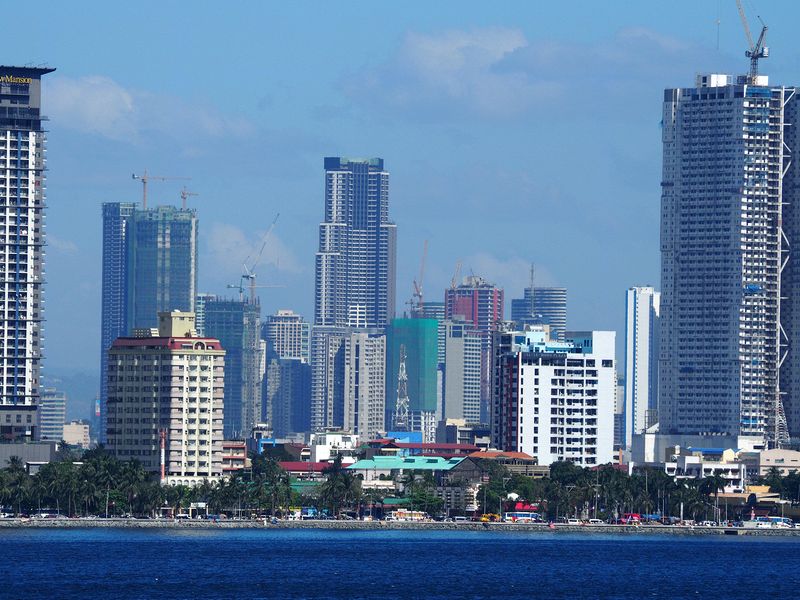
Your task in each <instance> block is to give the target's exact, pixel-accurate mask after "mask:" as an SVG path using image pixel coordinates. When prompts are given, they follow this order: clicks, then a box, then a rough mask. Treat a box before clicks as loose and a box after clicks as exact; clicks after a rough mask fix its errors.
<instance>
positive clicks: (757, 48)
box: [736, 0, 769, 84]
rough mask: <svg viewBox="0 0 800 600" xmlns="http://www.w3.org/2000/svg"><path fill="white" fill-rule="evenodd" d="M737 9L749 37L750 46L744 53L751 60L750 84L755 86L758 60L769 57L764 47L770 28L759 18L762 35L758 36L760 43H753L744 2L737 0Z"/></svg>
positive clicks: (745, 32) (767, 50)
mask: <svg viewBox="0 0 800 600" xmlns="http://www.w3.org/2000/svg"><path fill="white" fill-rule="evenodd" d="M736 7H737V8H738V9H739V17H740V18H741V19H742V27H744V34H745V36H746V37H747V43H748V45H749V47H748V48H747V50H746V51H745V53H744V55H745V56H746V57H747V58H749V59H750V73H749V77H748V79H749V82H750V84H754V83H755V82H756V78H757V77H758V60H759V59H760V58H768V57H769V48H767V47H766V46H765V45H764V41H765V39H766V37H767V29H768V27H767V26H766V25H765V24H764V21H762V20H761V17H758V20H759V21H761V33H760V34H759V36H758V41H757V42H755V43H753V34H752V33H751V32H750V25H749V24H748V23H747V16H746V15H745V14H744V6H742V0H736Z"/></svg>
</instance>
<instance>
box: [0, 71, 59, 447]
mask: <svg viewBox="0 0 800 600" xmlns="http://www.w3.org/2000/svg"><path fill="white" fill-rule="evenodd" d="M54 70H55V69H47V68H33V67H9V66H0V272H2V276H0V345H2V346H1V347H0V438H2V439H3V440H20V439H24V440H33V439H35V437H36V436H37V431H36V429H37V420H36V411H37V405H38V404H39V387H40V381H39V371H40V368H41V358H42V322H43V321H44V318H43V311H44V298H43V290H42V287H43V284H44V247H45V228H44V221H45V169H46V157H45V155H46V136H45V131H44V129H43V127H42V121H43V120H46V118H45V117H43V116H42V114H41V78H42V76H43V75H46V74H47V73H52V72H53V71H54Z"/></svg>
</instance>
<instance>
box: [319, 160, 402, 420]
mask: <svg viewBox="0 0 800 600" xmlns="http://www.w3.org/2000/svg"><path fill="white" fill-rule="evenodd" d="M324 166H325V218H324V221H323V222H322V223H321V224H320V226H319V250H318V251H317V255H316V279H315V299H314V328H313V330H312V333H311V335H312V339H311V365H312V385H311V394H312V402H311V424H312V427H313V428H320V427H329V426H333V425H334V423H341V422H342V417H341V412H340V408H339V407H340V406H342V404H341V401H334V400H333V399H334V398H343V397H344V388H343V386H344V384H345V382H344V379H343V372H342V373H340V371H339V370H337V369H334V365H338V364H340V363H339V362H337V361H336V360H334V357H335V356H337V355H338V353H339V350H336V349H337V348H340V343H341V341H342V340H344V339H345V338H348V339H349V335H350V332H349V331H348V328H357V329H364V328H370V329H371V328H376V327H378V328H381V327H386V325H388V323H389V321H390V320H391V319H392V318H393V317H394V309H395V262H396V258H395V247H396V238H397V228H396V226H395V224H394V223H392V222H391V221H390V220H389V173H388V172H387V171H385V170H384V165H383V159H381V158H369V159H361V158H342V157H327V158H325V163H324ZM331 361H333V362H331ZM332 369H333V370H332ZM332 373H340V375H339V376H337V377H336V378H335V379H330V376H331V374H332ZM331 386H336V387H331ZM334 414H335V415H337V416H336V417H334Z"/></svg>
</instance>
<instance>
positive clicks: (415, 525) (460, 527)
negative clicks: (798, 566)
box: [0, 518, 800, 539]
mask: <svg viewBox="0 0 800 600" xmlns="http://www.w3.org/2000/svg"><path fill="white" fill-rule="evenodd" d="M96 528H100V529H102V528H112V529H176V530H186V529H210V530H230V529H322V530H343V531H347V530H350V531H489V532H502V533H531V534H536V533H551V534H552V533H556V534H557V533H580V534H591V535H595V534H599V535H608V534H612V535H627V536H641V535H672V536H674V535H690V536H695V535H733V536H740V535H744V536H765V537H776V536H777V537H792V538H798V539H800V528H798V529H749V528H748V529H745V528H742V527H697V526H695V527H681V526H675V525H672V526H659V525H641V526H632V525H555V526H554V527H550V526H549V525H548V524H546V523H475V522H466V523H443V522H404V521H315V520H308V521H283V520H281V521H278V522H277V523H272V522H270V521H269V520H267V521H264V520H259V521H254V520H247V521H236V520H223V521H208V520H200V519H197V520H170V519H66V518H62V519H2V520H0V529H96Z"/></svg>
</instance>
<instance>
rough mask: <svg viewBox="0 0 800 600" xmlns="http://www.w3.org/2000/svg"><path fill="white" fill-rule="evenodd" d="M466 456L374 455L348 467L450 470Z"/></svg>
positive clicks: (362, 468) (355, 469)
mask: <svg viewBox="0 0 800 600" xmlns="http://www.w3.org/2000/svg"><path fill="white" fill-rule="evenodd" d="M462 460H464V458H460V457H459V458H455V457H454V458H442V457H440V456H374V457H372V458H368V459H364V460H360V461H358V462H357V463H355V464H352V465H350V466H349V467H347V468H348V469H353V470H354V471H370V470H373V469H374V470H376V471H397V470H417V471H449V470H450V469H452V468H453V467H455V466H456V465H458V464H459V463H460V462H461V461H462Z"/></svg>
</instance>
